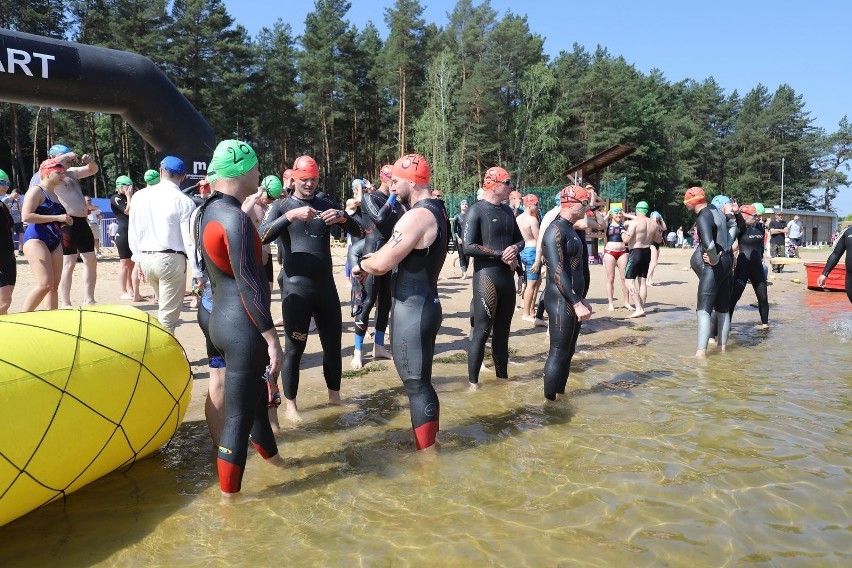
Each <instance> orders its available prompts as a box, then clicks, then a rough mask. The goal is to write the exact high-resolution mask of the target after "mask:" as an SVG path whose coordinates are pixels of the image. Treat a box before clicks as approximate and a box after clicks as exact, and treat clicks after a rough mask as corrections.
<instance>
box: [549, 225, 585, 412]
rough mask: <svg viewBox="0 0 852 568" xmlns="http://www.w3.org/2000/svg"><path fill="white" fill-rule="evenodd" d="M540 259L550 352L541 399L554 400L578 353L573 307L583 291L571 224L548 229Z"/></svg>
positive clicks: (577, 326) (579, 257) (577, 245)
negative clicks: (544, 270) (543, 270)
mask: <svg viewBox="0 0 852 568" xmlns="http://www.w3.org/2000/svg"><path fill="white" fill-rule="evenodd" d="M542 255H543V258H544V261H545V262H546V263H547V286H546V288H545V293H544V303H545V306H546V308H547V315H548V318H549V319H550V351H549V352H548V354H547V362H546V363H545V365H544V396H545V398H547V399H548V400H556V395H557V394H565V386H566V385H567V384H568V374H569V373H570V371H571V359H572V358H573V357H574V352H575V351H576V349H577V338H578V337H579V335H580V326H581V322H580V320H579V319H578V318H577V316H576V315H575V313H574V304H576V303H577V302H579V301H580V300H581V299H582V297H583V290H584V289H585V288H586V282H585V277H584V276H583V256H584V255H585V251H584V247H583V244H582V239H581V238H580V236H579V235H578V234H577V231H575V230H574V227H573V226H572V224H571V222H570V221H568V220H567V219H565V218H563V217H562V216H559V217H557V218H556V220H555V221H553V223H551V224H550V226H549V227H547V230H546V231H545V233H544V238H543V240H542Z"/></svg>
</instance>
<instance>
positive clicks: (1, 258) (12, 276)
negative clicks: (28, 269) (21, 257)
mask: <svg viewBox="0 0 852 568" xmlns="http://www.w3.org/2000/svg"><path fill="white" fill-rule="evenodd" d="M17 279H18V266H17V265H16V264H15V251H12V252H11V253H0V288H3V287H4V286H14V285H15V282H16V281H17Z"/></svg>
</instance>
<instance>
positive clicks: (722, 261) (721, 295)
mask: <svg viewBox="0 0 852 568" xmlns="http://www.w3.org/2000/svg"><path fill="white" fill-rule="evenodd" d="M733 264H734V256H733V253H731V252H730V251H728V252H725V253H723V254H721V255H720V256H719V263H718V264H717V265H716V266H714V267H712V268H713V269H714V272H715V274H716V282H717V288H716V298H715V301H714V304H713V307H714V308H715V310H716V331H717V333H716V338H717V339H716V341H717V342H718V344H719V350H720V351H725V350H726V349H727V345H728V336H729V335H730V333H731V294H732V289H731V279H732V276H733Z"/></svg>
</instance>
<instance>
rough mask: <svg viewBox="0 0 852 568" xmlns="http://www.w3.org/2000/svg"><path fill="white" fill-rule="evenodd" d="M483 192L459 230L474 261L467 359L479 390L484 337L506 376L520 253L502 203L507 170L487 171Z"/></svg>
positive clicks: (500, 372)
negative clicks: (481, 197) (490, 335)
mask: <svg viewBox="0 0 852 568" xmlns="http://www.w3.org/2000/svg"><path fill="white" fill-rule="evenodd" d="M482 188H483V189H484V190H485V197H484V199H482V200H481V201H477V202H476V203H474V204H473V205H472V206H471V208H470V209H468V212H467V219H466V221H465V226H464V252H465V254H467V255H468V256H469V257H471V258H472V259H473V301H472V305H471V317H472V319H473V333H472V335H471V341H470V351H469V352H468V357H467V374H468V381H469V382H470V390H476V389H478V388H479V371H480V368H481V366H482V361H483V359H485V342H486V341H487V340H488V334H489V333H491V334H492V338H491V351H492V354H493V358H494V369H495V372H496V374H497V379H498V380H508V378H509V371H508V368H507V367H508V363H509V330H510V326H511V324H512V315H513V314H514V313H515V282H514V279H513V277H512V276H513V273H514V271H515V268H516V267H517V265H518V255H519V254H520V253H521V251H522V250H523V249H524V237H523V235H522V234H521V230H520V229H519V228H518V223H517V222H516V221H515V215H514V214H513V213H512V210H511V209H509V206H508V205H505V204H504V203H503V202H504V201H505V200H506V199H507V198H508V197H509V192H510V191H511V189H512V181H511V179H510V177H509V172H507V171H506V170H504V169H503V168H500V167H494V168H489V169H488V171H486V172H485V180H484V181H483V184H482Z"/></svg>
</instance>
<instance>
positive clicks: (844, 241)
mask: <svg viewBox="0 0 852 568" xmlns="http://www.w3.org/2000/svg"><path fill="white" fill-rule="evenodd" d="M850 250H852V226H849V227H846V230H845V231H843V233H842V234H841V235H840V236H839V237H837V242H836V243H835V244H834V250H832V251H831V254H830V255H829V257H828V260H826V261H825V268H824V269H823V271H822V274H820V275H819V277H818V278H817V286H819V287H820V288H822V287H824V286H825V281H826V280H827V279H828V275H829V274H831V271H832V270H834V267H835V266H837V263H838V262H840V257H841V256H843V255H844V254H845V255H846V297H847V298H849V301H850V302H852V255H850V254H849V251H850Z"/></svg>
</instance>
